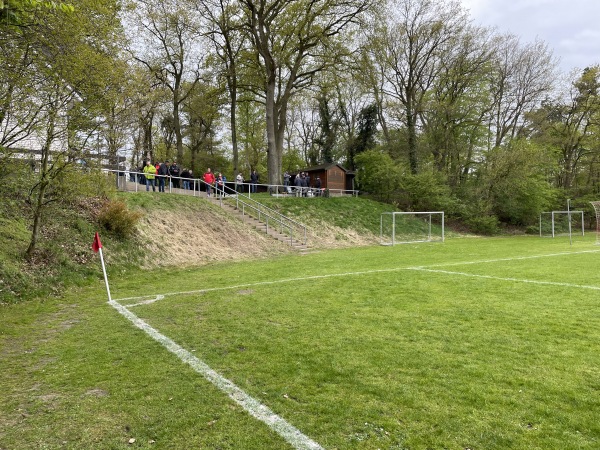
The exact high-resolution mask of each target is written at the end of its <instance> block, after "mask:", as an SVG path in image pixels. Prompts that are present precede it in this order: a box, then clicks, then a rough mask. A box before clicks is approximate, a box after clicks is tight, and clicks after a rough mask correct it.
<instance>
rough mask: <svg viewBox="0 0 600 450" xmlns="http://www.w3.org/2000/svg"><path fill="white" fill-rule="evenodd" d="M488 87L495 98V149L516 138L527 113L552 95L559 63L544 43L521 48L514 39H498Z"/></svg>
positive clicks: (511, 37) (504, 37)
mask: <svg viewBox="0 0 600 450" xmlns="http://www.w3.org/2000/svg"><path fill="white" fill-rule="evenodd" d="M492 55H493V56H494V57H493V59H492V70H491V71H490V72H489V73H490V80H489V87H490V89H491V94H492V102H493V103H492V113H491V116H490V131H491V135H492V136H493V141H492V143H491V146H492V147H499V146H500V145H502V144H503V143H506V142H505V141H506V139H513V138H515V137H517V135H518V133H519V131H521V130H522V128H523V124H524V121H523V119H524V116H525V114H526V113H528V112H530V111H532V110H534V109H535V108H537V107H538V106H539V104H540V102H541V101H542V100H543V99H544V97H545V96H546V95H547V94H549V93H550V91H551V89H552V81H553V79H554V78H555V73H554V72H555V70H556V60H555V59H554V58H553V56H552V52H551V51H550V50H549V49H548V45H547V44H545V43H544V42H542V41H536V42H534V43H532V44H526V45H521V44H520V42H519V39H518V38H517V37H516V36H514V35H503V36H499V37H497V38H496V40H495V43H494V46H493V53H492Z"/></svg>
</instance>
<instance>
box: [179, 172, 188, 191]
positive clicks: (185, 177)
mask: <svg viewBox="0 0 600 450" xmlns="http://www.w3.org/2000/svg"><path fill="white" fill-rule="evenodd" d="M188 178H190V171H189V170H187V169H186V168H185V167H184V168H183V170H182V171H181V179H182V180H183V189H185V190H186V191H187V190H189V189H190V180H189V179H188Z"/></svg>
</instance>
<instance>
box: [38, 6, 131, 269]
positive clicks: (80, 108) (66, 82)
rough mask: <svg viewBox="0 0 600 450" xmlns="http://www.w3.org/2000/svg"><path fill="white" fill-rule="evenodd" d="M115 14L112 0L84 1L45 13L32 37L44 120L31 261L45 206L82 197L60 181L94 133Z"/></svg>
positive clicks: (115, 30)
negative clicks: (74, 7)
mask: <svg viewBox="0 0 600 450" xmlns="http://www.w3.org/2000/svg"><path fill="white" fill-rule="evenodd" d="M117 12H118V8H117V7H116V5H115V4H114V3H112V2H111V1H110V0H107V1H106V2H105V3H99V2H97V1H94V2H91V3H86V2H81V3H79V5H78V9H77V11H76V13H75V14H73V15H64V14H60V13H58V14H54V13H48V12H46V13H45V14H43V16H42V17H39V18H38V19H37V25H36V27H35V32H34V33H32V34H31V36H30V42H31V45H32V48H33V49H35V50H36V51H35V58H34V60H33V65H32V66H31V67H32V69H33V70H34V71H35V73H36V74H37V78H36V84H35V99H36V101H37V102H39V105H40V108H39V111H40V116H41V118H40V121H39V126H38V127H37V128H36V130H35V134H36V135H37V138H38V139H39V141H40V142H41V148H40V150H39V151H40V169H39V172H38V173H37V174H36V175H37V179H35V180H34V183H33V185H32V186H30V188H29V203H30V205H31V210H32V232H31V239H30V243H29V246H28V248H27V251H26V256H27V257H28V258H31V257H32V256H33V254H34V252H35V249H36V246H37V242H38V238H39V234H40V230H41V227H42V224H43V218H44V211H45V210H46V207H47V206H48V205H49V204H50V203H52V202H55V201H57V200H59V199H61V198H64V197H65V196H66V195H67V194H72V195H77V193H78V191H77V187H71V189H70V190H67V191H65V190H61V189H60V186H61V178H62V177H63V176H64V175H65V174H66V173H67V172H68V171H69V170H70V168H71V167H72V166H73V164H74V163H75V162H76V160H77V159H78V158H79V157H80V156H82V155H83V154H84V149H85V146H86V144H87V143H88V141H89V138H90V136H91V135H92V134H93V133H94V131H95V126H94V125H93V124H94V122H95V121H94V118H95V113H96V111H97V110H98V99H99V98H100V97H101V94H100V92H102V91H103V90H105V89H104V88H106V79H104V78H103V77H102V74H103V73H105V72H106V71H107V70H108V68H109V67H111V66H112V65H114V60H113V58H112V55H114V53H113V52H111V51H110V49H111V47H112V45H113V44H114V43H115V42H114V40H113V39H114V37H115V36H118V34H119V28H118V27H117V28H115V24H116V23H117V22H115V21H114V16H115V15H116V13H117ZM91 30H94V32H93V33H92V31H91ZM111 36H112V37H113V39H111Z"/></svg>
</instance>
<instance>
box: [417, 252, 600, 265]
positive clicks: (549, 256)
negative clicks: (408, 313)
mask: <svg viewBox="0 0 600 450" xmlns="http://www.w3.org/2000/svg"><path fill="white" fill-rule="evenodd" d="M598 252H600V250H581V251H579V252H561V253H546V254H543V255H531V256H515V257H512V258H497V259H480V260H476V261H462V262H455V263H439V264H428V265H426V266H416V267H409V269H421V268H428V267H451V266H466V265H472V264H486V263H495V262H503V261H522V260H526V259H539V258H552V257H555V256H568V255H581V254H584V253H598Z"/></svg>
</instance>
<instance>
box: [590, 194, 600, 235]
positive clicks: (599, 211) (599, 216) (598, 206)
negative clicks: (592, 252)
mask: <svg viewBox="0 0 600 450" xmlns="http://www.w3.org/2000/svg"><path fill="white" fill-rule="evenodd" d="M590 203H591V204H592V206H593V207H594V212H595V213H596V244H600V202H590Z"/></svg>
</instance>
